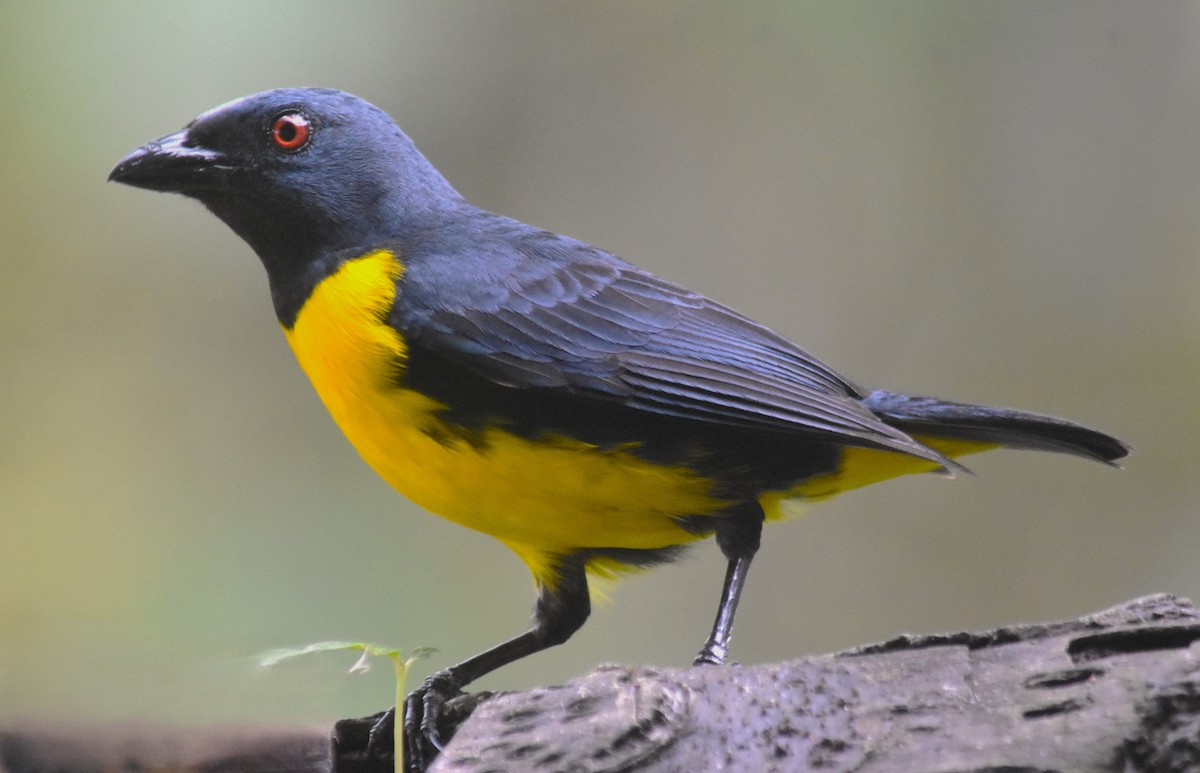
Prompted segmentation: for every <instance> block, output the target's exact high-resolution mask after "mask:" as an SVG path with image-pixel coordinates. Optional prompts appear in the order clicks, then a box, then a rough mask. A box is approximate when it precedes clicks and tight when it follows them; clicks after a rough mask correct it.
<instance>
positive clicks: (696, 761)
mask: <svg viewBox="0 0 1200 773" xmlns="http://www.w3.org/2000/svg"><path fill="white" fill-rule="evenodd" d="M450 706H451V711H450V712H449V715H448V717H447V724H448V726H447V727H446V728H445V730H446V731H447V732H454V727H453V726H454V725H457V724H458V723H460V722H461V726H458V727H457V733H456V734H455V736H454V740H453V741H452V742H451V743H450V744H449V745H448V746H447V748H446V750H445V751H444V752H443V753H442V754H441V755H440V756H439V757H438V758H437V759H436V760H435V761H434V763H433V765H432V767H431V768H430V769H431V770H434V771H460V772H461V771H474V772H477V773H482V771H521V770H538V771H568V770H569V771H579V772H580V773H586V772H587V771H632V770H637V771H678V770H706V771H708V770H731V771H732V770H737V771H746V770H767V771H770V770H780V771H804V770H815V771H856V773H875V772H882V771H886V772H887V773H906V772H910V771H911V772H912V773H916V772H917V771H920V773H934V772H943V773H949V771H974V772H976V773H983V772H984V771H991V772H993V773H999V772H1000V771H1004V772H1006V773H1025V772H1029V773H1033V772H1035V771H1039V772H1040V771H1064V772H1065V771H1071V772H1074V771H1123V772H1125V771H1155V773H1171V772H1173V771H1195V770H1200V612H1197V610H1196V608H1195V607H1194V606H1193V605H1192V604H1191V602H1189V601H1187V600H1185V599H1181V598H1177V597H1174V596H1165V595H1160V596H1151V597H1148V598H1144V599H1139V600H1136V601H1132V602H1129V603H1126V604H1123V605H1121V606H1119V607H1114V608H1113V609H1110V610H1107V611H1104V612H1101V613H1099V614H1096V615H1091V616H1088V617H1084V618H1080V619H1078V620H1070V621H1064V622H1058V623H1048V624H1042V625H1022V626H1016V627H1012V628H1002V629H999V630H996V631H991V632H988V633H974V634H973V633H958V634H948V635H940V636H900V637H897V638H895V639H893V640H891V641H888V642H885V643H882V644H877V645H871V646H868V647H862V648H859V649H856V650H852V651H849V652H845V653H840V654H836V655H827V656H821V657H813V658H804V659H801V660H795V661H790V662H787V663H780V664H776V665H768V666H754V667H731V668H714V667H702V668H687V669H650V668H623V667H622V668H617V667H608V668H602V669H598V670H596V671H594V672H592V673H590V674H588V675H586V676H583V677H581V678H579V679H576V680H574V681H572V682H570V683H568V684H566V685H563V686H561V687H549V688H541V689H536V690H531V691H528V692H523V693H507V694H499V695H491V696H489V695H486V694H478V695H474V696H463V697H462V698H459V699H455V701H452V702H451V704H450ZM368 727H369V720H368V719H364V720H346V721H343V722H340V723H338V725H337V727H336V728H335V730H334V734H333V745H332V746H333V748H332V756H331V753H330V746H329V739H328V736H327V735H325V734H323V733H317V732H314V733H302V732H297V733H295V734H292V735H289V736H280V735H278V734H276V735H273V736H265V735H264V736H262V737H259V738H257V739H255V738H252V737H247V736H246V735H245V733H244V732H243V733H242V734H241V735H242V738H241V739H240V740H231V739H228V738H224V739H222V740H220V741H218V740H215V739H218V738H220V736H219V734H216V733H214V732H211V731H206V733H205V739H206V740H204V739H198V738H197V737H196V736H195V735H194V734H192V735H186V736H185V735H182V734H176V735H175V736H170V735H166V736H163V735H158V734H156V735H154V736H153V737H150V736H147V737H144V738H141V739H135V740H132V741H131V740H130V739H128V738H126V739H125V740H124V741H121V740H119V739H118V738H115V737H106V738H105V739H104V741H103V742H99V741H94V740H93V741H92V742H91V745H89V741H88V739H87V738H80V737H74V738H67V737H65V736H63V735H62V734H59V735H57V736H48V735H40V736H39V735H29V734H23V733H11V732H10V733H0V773H26V772H28V771H51V770H54V771H90V770H95V771H102V770H118V769H119V770H132V769H139V768H145V767H162V766H167V765H169V766H171V767H172V768H173V769H176V770H196V771H202V770H203V771H218V770H219V771H230V772H232V771H250V770H259V771H265V770H272V771H308V770H313V771H315V770H328V769H329V766H330V764H331V762H332V764H333V767H334V769H335V770H338V771H343V772H346V771H377V770H378V771H385V770H390V769H391V761H390V759H389V760H382V759H370V760H368V759H366V758H365V754H364V750H365V743H366V729H367V728H368ZM218 743H219V744H221V745H220V746H218V745H215V744H218ZM172 744H174V746H172ZM151 751H152V752H153V757H151V756H149V753H150V752H151Z"/></svg>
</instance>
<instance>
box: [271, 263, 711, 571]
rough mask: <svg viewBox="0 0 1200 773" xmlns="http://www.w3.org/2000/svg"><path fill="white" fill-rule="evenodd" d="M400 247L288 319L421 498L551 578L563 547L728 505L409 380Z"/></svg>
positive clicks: (355, 420)
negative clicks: (401, 320)
mask: <svg viewBox="0 0 1200 773" xmlns="http://www.w3.org/2000/svg"><path fill="white" fill-rule="evenodd" d="M402 271H403V268H402V266H401V264H400V262H399V261H398V260H397V259H396V258H395V256H393V255H392V254H391V253H389V252H386V251H378V252H374V253H370V254H368V255H366V256H364V257H362V258H358V259H356V260H353V261H350V262H348V263H346V264H344V265H343V266H342V267H341V268H340V269H339V270H338V271H337V272H336V273H335V274H333V275H331V276H330V277H328V278H326V279H325V280H323V281H322V282H321V283H320V284H319V285H318V286H317V287H316V289H315V290H314V291H313V294H312V295H311V297H310V298H309V299H308V301H307V302H306V303H305V305H304V307H303V308H302V309H301V311H300V314H299V316H298V317H297V319H296V323H295V325H294V326H293V327H292V328H291V329H290V330H285V333H286V335H287V339H288V343H289V344H290V345H291V347H292V350H293V351H294V352H295V354H296V357H297V359H298V360H299V361H300V365H301V367H302V368H303V369H304V371H305V372H306V373H307V374H308V377H309V378H310V379H311V381H312V383H313V386H314V387H316V390H317V393H318V394H319V395H320V396H321V399H322V400H323V401H324V403H325V406H326V408H328V410H329V412H330V414H332V416H333V418H334V421H336V422H337V424H338V426H339V427H341V429H342V431H343V432H344V433H345V434H346V437H347V438H349V440H350V442H351V443H352V444H353V445H354V447H355V448H356V449H357V450H358V452H359V454H360V455H361V456H362V457H363V459H364V460H366V462H367V463H368V464H369V465H370V466H371V467H372V468H373V469H374V470H375V471H376V472H377V473H378V474H379V475H380V476H382V477H383V479H384V480H386V481H387V482H388V483H390V484H391V485H392V486H393V487H395V488H396V489H397V490H398V491H400V492H401V493H402V494H404V495H405V496H407V497H408V498H409V499H411V500H412V501H413V502H415V503H416V504H418V505H420V506H421V507H423V508H425V509H426V510H429V511H430V512H433V513H436V514H437V515H440V516H442V517H443V518H447V519H449V520H451V521H454V522H456V523H459V524H461V525H463V526H467V527H469V528H471V529H475V530H477V531H481V532H485V533H487V534H490V535H492V536H494V537H496V538H497V539H499V540H501V541H503V542H504V543H506V544H507V545H509V547H511V548H512V549H513V550H514V551H516V552H517V553H518V555H520V556H521V557H522V558H523V559H524V560H525V562H526V563H527V564H529V565H530V568H531V569H532V570H533V572H534V575H535V576H536V577H537V578H538V579H539V581H543V580H547V579H548V578H549V576H550V574H552V571H553V568H552V566H549V565H548V563H549V562H552V561H553V559H554V556H556V555H561V554H565V553H569V552H572V551H575V550H579V549H582V548H635V549H638V548H640V549H649V548H661V547H665V546H669V545H677V544H681V543H684V542H688V541H691V540H693V539H695V538H696V536H695V535H694V534H692V533H690V532H688V531H686V530H684V529H683V528H681V527H680V526H679V525H678V522H677V518H679V517H681V516H686V515H704V514H708V513H712V512H715V511H717V510H719V509H721V508H722V507H724V506H726V505H727V504H728V503H726V502H723V501H720V500H718V499H715V498H714V497H712V496H711V495H710V490H711V488H712V482H711V481H710V480H708V479H707V478H704V477H702V476H700V475H698V474H696V473H695V472H693V471H692V470H690V469H687V468H685V467H668V466H662V465H655V464H651V463H648V462H646V461H643V460H641V459H639V458H637V457H636V456H634V455H633V454H631V453H629V452H627V451H620V450H615V451H614V450H602V449H599V448H597V447H595V446H592V445H589V444H585V443H582V442H580V441H577V440H573V439H570V438H561V437H550V438H538V439H535V440H530V439H526V438H522V437H519V436H516V435H514V434H512V433H509V432H506V431H504V430H503V429H499V428H492V429H486V430H483V431H482V432H468V431H466V430H463V429H462V428H458V427H452V426H449V425H447V424H446V423H445V422H443V421H442V420H441V419H440V418H439V413H440V411H441V410H442V409H443V408H444V407H445V406H442V405H439V404H438V403H437V402H435V401H433V400H432V399H430V398H428V397H426V396H424V395H422V394H419V393H417V392H414V391H412V390H408V389H403V388H400V387H399V386H397V384H398V383H399V382H398V378H397V377H398V376H399V375H400V373H401V371H402V369H403V364H404V358H405V352H406V346H405V342H404V341H403V340H402V337H401V336H400V334H399V333H398V332H397V331H396V330H394V329H393V328H392V327H390V326H389V325H387V324H385V322H384V317H385V315H386V314H387V312H388V310H389V309H390V308H391V306H392V303H393V300H394V298H395V283H396V280H397V279H398V278H399V276H400V274H401V273H402Z"/></svg>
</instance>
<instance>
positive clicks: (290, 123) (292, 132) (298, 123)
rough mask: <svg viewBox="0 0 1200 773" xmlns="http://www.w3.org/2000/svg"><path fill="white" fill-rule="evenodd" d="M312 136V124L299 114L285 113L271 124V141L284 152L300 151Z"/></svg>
mask: <svg viewBox="0 0 1200 773" xmlns="http://www.w3.org/2000/svg"><path fill="white" fill-rule="evenodd" d="M311 135H312V124H310V123H309V122H308V119H307V118H305V117H304V116H302V115H300V114H299V113H284V114H283V115H281V116H279V117H278V118H276V119H275V123H273V124H271V139H272V140H274V141H275V144H276V145H278V146H279V147H280V148H281V149H283V150H287V151H296V150H299V149H300V148H302V147H304V146H305V145H307V144H308V138H309V136H311Z"/></svg>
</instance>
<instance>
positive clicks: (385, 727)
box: [367, 707, 396, 759]
mask: <svg viewBox="0 0 1200 773" xmlns="http://www.w3.org/2000/svg"><path fill="white" fill-rule="evenodd" d="M395 724H396V709H395V707H392V708H390V709H388V710H387V711H384V712H382V713H381V714H380V715H379V719H377V720H375V724H373V725H371V731H370V732H369V733H367V758H368V759H378V758H380V757H386V756H387V755H388V754H389V753H394V751H395V750H394V749H392V748H391V747H392V728H393V727H395Z"/></svg>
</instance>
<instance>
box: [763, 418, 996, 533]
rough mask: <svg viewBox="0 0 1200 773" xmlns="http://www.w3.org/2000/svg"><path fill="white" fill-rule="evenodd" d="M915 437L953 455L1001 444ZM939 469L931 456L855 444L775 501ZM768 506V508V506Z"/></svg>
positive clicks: (816, 495)
mask: <svg viewBox="0 0 1200 773" xmlns="http://www.w3.org/2000/svg"><path fill="white" fill-rule="evenodd" d="M914 438H915V439H916V440H918V441H920V442H921V443H924V444H925V445H927V446H929V447H930V448H933V449H935V450H937V451H940V452H941V453H943V454H945V455H946V456H948V457H950V458H951V459H956V458H958V457H960V456H966V455H967V454H974V453H978V452H980V451H988V450H991V449H993V448H998V447H999V446H998V444H996V443H981V442H979V441H977V440H958V439H954V438H936V437H926V436H924V435H914ZM936 469H938V465H936V464H934V463H933V462H931V461H929V460H927V459H921V458H918V457H916V456H909V455H907V454H897V453H893V452H891V451H881V450H878V449H875V448H859V447H857V446H852V447H847V448H845V449H843V450H842V459H841V462H840V464H839V465H838V469H837V470H836V471H834V472H830V473H826V474H824V475H817V476H814V477H812V478H809V479H808V480H806V481H804V482H803V483H801V484H799V485H798V486H796V487H795V488H793V489H791V490H790V491H787V492H785V493H784V494H783V495H782V496H780V495H778V494H777V495H776V496H775V501H776V502H778V501H780V500H782V499H786V498H789V497H800V498H803V499H806V500H819V499H828V498H829V497H831V496H833V495H835V494H840V493H842V492H843V491H849V490H850V489H855V488H861V487H862V486H868V485H870V484H872V483H878V482H879V481H883V480H887V479H888V478H895V477H898V476H900V475H912V474H915V473H922V472H932V471H933V470H936ZM764 509H767V508H765V507H764ZM767 512H768V514H770V512H771V510H770V509H767Z"/></svg>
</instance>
